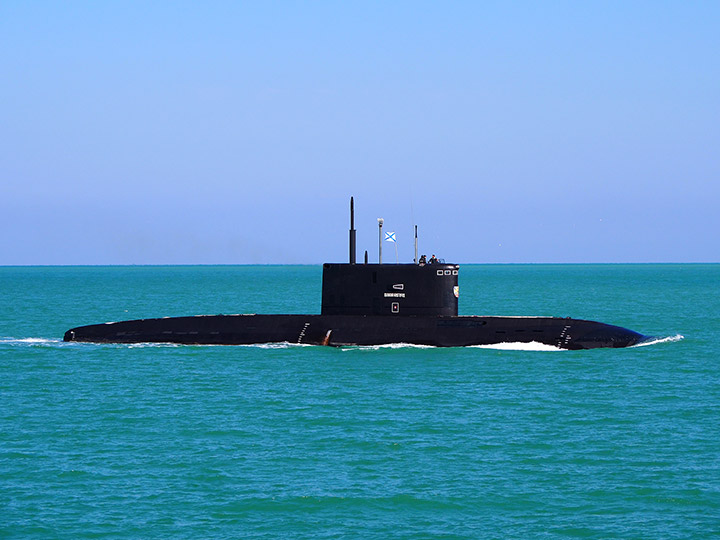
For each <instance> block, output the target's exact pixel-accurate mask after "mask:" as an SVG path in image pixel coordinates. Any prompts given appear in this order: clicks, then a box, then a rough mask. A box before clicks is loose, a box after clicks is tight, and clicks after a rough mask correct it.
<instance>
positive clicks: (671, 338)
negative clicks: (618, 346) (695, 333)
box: [633, 334, 685, 348]
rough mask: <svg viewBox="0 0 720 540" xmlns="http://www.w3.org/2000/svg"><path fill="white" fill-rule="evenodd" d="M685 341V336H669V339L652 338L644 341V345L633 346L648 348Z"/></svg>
mask: <svg viewBox="0 0 720 540" xmlns="http://www.w3.org/2000/svg"><path fill="white" fill-rule="evenodd" d="M683 339H685V336H682V335H680V334H675V335H674V336H668V337H658V338H650V339H649V340H648V341H643V342H642V343H638V344H637V345H633V348H634V347H647V346H649V345H657V344H658V343H671V342H673V341H682V340H683Z"/></svg>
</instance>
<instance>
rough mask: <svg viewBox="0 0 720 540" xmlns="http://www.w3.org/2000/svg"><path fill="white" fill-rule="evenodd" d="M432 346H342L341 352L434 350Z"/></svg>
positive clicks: (407, 344)
mask: <svg viewBox="0 0 720 540" xmlns="http://www.w3.org/2000/svg"><path fill="white" fill-rule="evenodd" d="M434 348H435V347H434V346H432V345H417V344H415V343H384V344H382V345H344V346H342V348H341V349H342V350H343V351H353V350H361V351H377V350H379V349H434Z"/></svg>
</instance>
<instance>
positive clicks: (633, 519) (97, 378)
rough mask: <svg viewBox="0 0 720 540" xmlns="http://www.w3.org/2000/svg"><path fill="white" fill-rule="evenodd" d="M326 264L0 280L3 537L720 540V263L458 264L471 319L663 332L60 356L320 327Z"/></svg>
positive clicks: (62, 271)
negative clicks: (147, 327)
mask: <svg viewBox="0 0 720 540" xmlns="http://www.w3.org/2000/svg"><path fill="white" fill-rule="evenodd" d="M321 276H322V267H321V266H319V265H317V266H113V267H91V266H88V267H0V538H38V539H40V538H42V539H86V538H88V539H89V538H93V539H97V538H112V539H150V538H177V539H185V538H188V539H190V538H192V539H196V538H212V539H275V538H281V539H285V538H287V539H344V538H360V539H388V538H393V539H396V538H397V539H483V538H488V539H495V538H497V539H523V540H526V539H535V538H537V539H556V538H557V539H567V538H591V539H612V538H617V539H644V538H652V539H688V538H697V539H707V538H720V294H719V292H720V265H718V264H630V265H624V264H604V265H587V264H579V265H462V266H461V268H460V275H459V279H460V312H461V314H464V315H470V314H475V315H545V316H562V317H566V316H570V317H576V318H583V319H590V320H597V321H602V322H606V323H610V324H615V325H619V326H623V327H626V328H630V329H632V330H635V331H638V332H640V333H642V334H645V335H648V336H653V337H654V339H653V340H652V341H651V342H649V344H647V345H644V346H637V347H632V348H627V349H595V350H588V351H566V350H557V349H553V348H550V347H546V346H540V345H537V344H535V345H534V344H517V343H516V344H512V343H511V344H502V345H498V346H495V347H468V348H433V347H418V346H412V345H408V344H392V345H388V346H382V347H346V348H331V347H320V346H301V345H292V344H287V343H278V344H265V345H255V346H173V345H163V344H136V345H96V344H82V343H64V342H63V341H62V336H63V334H64V332H65V331H66V330H67V329H69V328H71V327H74V326H79V325H84V324H93V323H100V322H108V321H118V320H126V319H137V318H147V317H162V316H179V315H196V314H218V313H225V314H230V313H319V311H320V286H321Z"/></svg>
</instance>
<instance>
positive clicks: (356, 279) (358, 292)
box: [64, 197, 650, 350]
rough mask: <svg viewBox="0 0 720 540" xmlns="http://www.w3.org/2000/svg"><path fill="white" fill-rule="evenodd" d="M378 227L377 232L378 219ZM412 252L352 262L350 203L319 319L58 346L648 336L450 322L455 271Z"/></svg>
mask: <svg viewBox="0 0 720 540" xmlns="http://www.w3.org/2000/svg"><path fill="white" fill-rule="evenodd" d="M378 222H379V224H380V232H381V234H382V220H380V219H379V220H378ZM416 239H417V229H416ZM380 240H381V238H380ZM381 245H382V244H380V246H381ZM381 249H382V248H381V247H380V250H381ZM415 251H416V254H415V262H414V263H407V264H406V263H403V264H382V251H380V255H379V257H378V259H379V260H378V263H377V264H369V263H368V257H367V251H366V252H365V261H364V263H358V262H357V261H356V231H355V208H354V200H353V198H352V197H351V199H350V231H349V261H348V262H347V263H325V264H324V265H323V273H322V298H321V310H320V314H319V315H317V314H314V315H281V314H277V315H273V314H268V315H263V314H244V315H198V316H189V317H164V318H155V319H138V320H131V321H122V322H108V323H102V324H91V325H87V326H78V327H76V328H71V329H70V330H68V331H67V332H66V333H65V336H64V341H67V342H91V343H173V344H186V345H252V344H262V343H293V344H304V345H328V346H335V347H345V346H372V345H387V344H393V343H405V344H412V345H427V346H435V347H467V346H478V345H497V344H501V343H539V344H543V345H548V346H552V347H556V348H560V349H569V350H581V349H595V348H600V347H613V348H617V347H629V346H632V345H636V344H639V343H641V342H643V341H646V340H648V339H650V338H648V337H647V336H644V335H642V334H639V333H637V332H634V331H632V330H628V329H626V328H622V327H619V326H613V325H610V324H605V323H600V322H595V321H588V320H581V319H573V318H570V317H566V318H562V317H501V316H479V315H471V316H459V315H458V298H459V288H458V277H459V270H460V266H459V265H457V264H448V263H445V262H437V263H433V264H423V262H422V261H420V262H418V259H417V242H416V249H415Z"/></svg>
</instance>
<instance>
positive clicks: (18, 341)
mask: <svg viewBox="0 0 720 540" xmlns="http://www.w3.org/2000/svg"><path fill="white" fill-rule="evenodd" d="M60 343H63V340H61V339H47V338H32V337H31V338H13V337H1V338H0V344H3V345H58V344H60Z"/></svg>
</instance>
